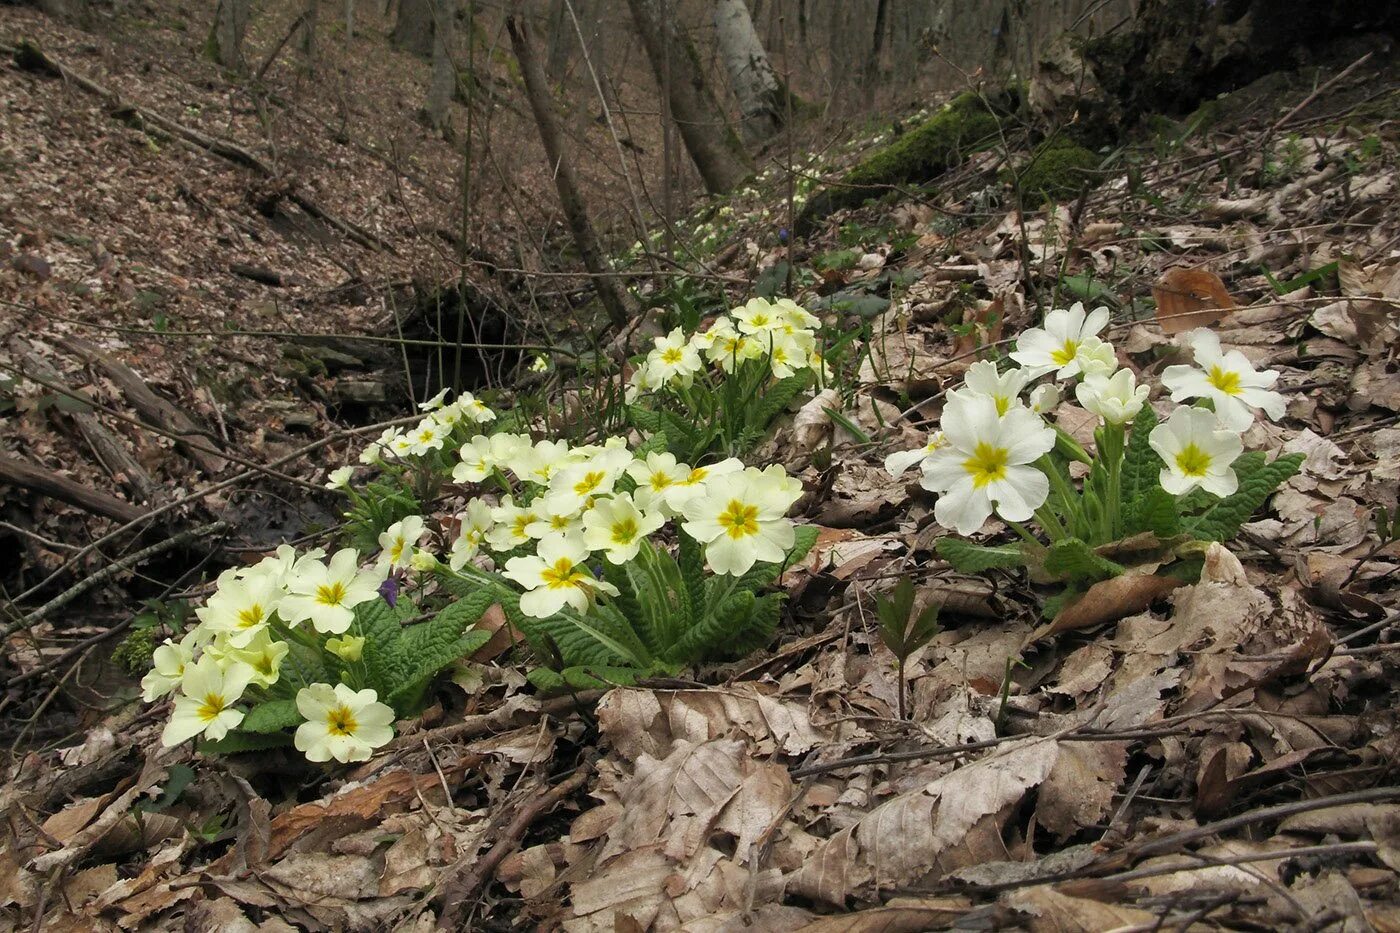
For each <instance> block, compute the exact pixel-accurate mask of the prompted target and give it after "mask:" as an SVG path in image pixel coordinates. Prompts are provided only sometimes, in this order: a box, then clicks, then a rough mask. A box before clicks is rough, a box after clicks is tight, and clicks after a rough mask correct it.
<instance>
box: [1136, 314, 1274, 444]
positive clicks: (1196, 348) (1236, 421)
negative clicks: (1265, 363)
mask: <svg viewBox="0 0 1400 933" xmlns="http://www.w3.org/2000/svg"><path fill="white" fill-rule="evenodd" d="M1186 342H1187V343H1188V344H1190V346H1191V349H1192V351H1193V353H1194V354H1195V357H1196V366H1183V365H1177V366H1168V367H1167V368H1166V369H1165V370H1164V371H1163V372H1162V385H1164V386H1166V387H1167V388H1168V389H1170V390H1171V393H1172V401H1174V402H1180V401H1183V400H1184V399H1190V398H1207V399H1210V401H1211V403H1212V404H1213V405H1214V406H1215V414H1216V415H1217V416H1218V417H1219V419H1220V423H1221V424H1222V425H1224V426H1225V427H1227V428H1229V429H1230V430H1232V431H1244V430H1247V429H1248V428H1249V426H1250V425H1251V424H1253V423H1254V409H1256V408H1257V409H1259V410H1261V411H1263V412H1264V414H1266V415H1268V416H1269V417H1270V418H1274V419H1278V418H1282V417H1283V412H1284V406H1285V402H1284V398H1283V396H1282V395H1280V394H1279V393H1277V392H1275V391H1273V390H1272V389H1270V388H1269V387H1270V386H1272V385H1273V384H1274V383H1276V382H1278V373H1277V372H1275V371H1273V370H1271V369H1266V370H1263V371H1262V372H1259V371H1256V370H1255V369H1254V365H1253V364H1252V363H1250V362H1249V358H1248V357H1246V356H1245V355H1244V354H1243V353H1241V352H1240V351H1238V350H1231V351H1229V352H1228V353H1226V352H1223V351H1222V350H1221V347H1220V338H1219V337H1218V336H1216V334H1215V332H1214V331H1210V330H1206V329H1205V328H1197V329H1196V330H1193V331H1191V332H1190V333H1189V334H1187V335H1186ZM1196 367H1200V368H1199V369H1197V368H1196Z"/></svg>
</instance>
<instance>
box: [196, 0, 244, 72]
mask: <svg viewBox="0 0 1400 933" xmlns="http://www.w3.org/2000/svg"><path fill="white" fill-rule="evenodd" d="M250 6H251V2H250V0H219V5H218V7H217V8H216V9H215V10H214V26H213V28H211V29H210V30H209V38H208V39H207V40H205V43H204V52H205V54H206V55H208V56H209V57H210V58H211V59H213V60H214V61H215V62H217V63H219V64H220V65H223V66H224V67H225V68H232V69H235V70H240V71H241V70H242V68H243V34H244V33H246V32H247V31H248V15H249V12H250Z"/></svg>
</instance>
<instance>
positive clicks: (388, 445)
mask: <svg viewBox="0 0 1400 933" xmlns="http://www.w3.org/2000/svg"><path fill="white" fill-rule="evenodd" d="M402 434H403V432H401V431H400V430H399V429H398V428H385V429H384V431H383V432H382V433H381V434H380V435H379V438H378V439H377V440H375V441H373V442H371V443H370V445H369V446H368V447H366V448H365V449H364V450H362V451H360V462H361V463H365V464H375V463H380V462H381V461H383V459H384V454H385V453H387V452H388V451H390V450H392V449H393V444H394V442H395V441H396V440H398V439H399V438H400V437H401V436H402Z"/></svg>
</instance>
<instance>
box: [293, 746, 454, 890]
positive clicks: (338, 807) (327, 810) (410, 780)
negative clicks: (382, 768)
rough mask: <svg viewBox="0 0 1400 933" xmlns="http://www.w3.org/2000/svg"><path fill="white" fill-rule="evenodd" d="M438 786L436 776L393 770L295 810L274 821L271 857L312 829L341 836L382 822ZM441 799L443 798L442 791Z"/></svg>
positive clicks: (294, 808)
mask: <svg viewBox="0 0 1400 933" xmlns="http://www.w3.org/2000/svg"><path fill="white" fill-rule="evenodd" d="M437 787H438V778H437V775H435V774H409V773H408V772H407V771H391V772H389V773H388V774H386V775H385V776H384V777H382V778H380V779H379V780H377V781H375V782H374V783H372V784H365V785H363V786H361V787H356V788H353V789H352V790H348V791H346V792H345V793H343V794H340V795H338V796H336V797H332V798H331V799H330V800H326V801H316V802H314V803H304V804H301V805H300V806H297V807H293V808H292V809H290V810H288V811H286V812H285V813H279V814H278V815H277V818H276V819H274V820H273V821H272V827H271V832H272V834H271V839H270V841H269V843H268V857H269V858H273V859H275V858H278V857H279V856H281V855H282V854H283V853H284V852H286V851H287V849H288V848H289V847H290V846H291V845H292V844H293V843H294V842H296V841H297V840H298V839H300V838H301V837H303V836H305V835H306V834H307V833H309V832H311V831H312V830H318V829H319V830H326V831H332V832H334V833H335V835H337V836H339V835H344V834H347V833H350V832H353V831H354V830H356V829H361V828H363V827H365V826H370V825H373V824H375V823H378V822H379V821H380V820H382V819H383V818H384V817H385V816H388V815H389V814H390V813H392V812H395V810H396V809H398V808H406V807H407V805H408V803H409V802H410V801H416V800H417V795H416V794H415V793H414V789H415V788H417V790H418V791H419V792H421V793H423V794H425V795H426V794H429V793H431V792H432V791H433V790H434V789H435V788H437ZM437 796H438V798H439V799H440V798H441V797H442V793H441V791H440V790H439V791H438V793H437ZM376 883H377V882H376Z"/></svg>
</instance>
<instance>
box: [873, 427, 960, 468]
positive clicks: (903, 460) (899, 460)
mask: <svg viewBox="0 0 1400 933" xmlns="http://www.w3.org/2000/svg"><path fill="white" fill-rule="evenodd" d="M945 443H946V441H945V440H944V439H943V432H942V431H935V432H933V433H932V434H930V435H929V437H928V442H927V443H925V444H924V446H922V447H915V448H914V449H913V450H896V451H895V452H894V453H892V454H890V455H889V456H887V457H886V458H885V472H886V473H888V474H890V475H891V476H900V475H902V474H903V473H904V472H906V471H907V470H908V469H909V468H910V467H911V466H913V465H914V464H916V463H922V462H923V461H925V460H927V459H928V458H929V457H932V456H933V453H934V451H936V450H937V449H938V448H940V447H942V446H943V445H944V444H945Z"/></svg>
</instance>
